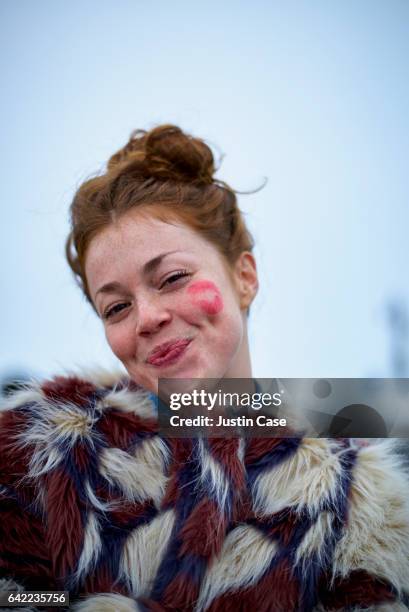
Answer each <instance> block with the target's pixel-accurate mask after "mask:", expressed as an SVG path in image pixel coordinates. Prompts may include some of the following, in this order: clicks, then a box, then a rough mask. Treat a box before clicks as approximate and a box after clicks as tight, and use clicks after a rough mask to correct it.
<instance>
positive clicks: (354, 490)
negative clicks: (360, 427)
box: [333, 440, 409, 591]
mask: <svg viewBox="0 0 409 612" xmlns="http://www.w3.org/2000/svg"><path fill="white" fill-rule="evenodd" d="M394 449H395V445H394V441H393V440H385V441H382V442H378V443H376V444H373V445H370V446H367V447H364V448H361V449H360V451H359V454H358V459H357V464H356V467H355V470H354V473H353V483H352V487H351V493H350V508H349V517H348V526H347V528H346V530H345V533H344V535H343V537H342V539H341V540H340V542H339V543H338V545H337V547H336V549H335V558H334V565H333V579H334V578H335V576H336V575H340V576H347V575H348V574H349V572H351V571H352V570H355V569H366V570H367V571H368V572H369V573H372V574H373V575H374V576H377V577H379V578H384V579H386V580H388V581H389V582H390V583H392V584H393V585H394V586H395V587H396V589H397V590H398V591H400V590H401V589H406V590H409V477H408V476H407V475H406V474H405V471H404V470H403V469H402V465H401V460H400V458H399V457H398V456H397V455H396V454H395V452H394Z"/></svg>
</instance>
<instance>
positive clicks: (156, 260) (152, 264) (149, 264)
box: [94, 250, 179, 299]
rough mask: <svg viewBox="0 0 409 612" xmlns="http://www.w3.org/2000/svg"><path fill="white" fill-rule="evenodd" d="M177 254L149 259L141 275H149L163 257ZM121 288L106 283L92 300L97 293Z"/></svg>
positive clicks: (161, 255) (110, 291) (113, 283)
mask: <svg viewBox="0 0 409 612" xmlns="http://www.w3.org/2000/svg"><path fill="white" fill-rule="evenodd" d="M178 252H179V251H177V250H176V251H167V252H166V253H161V254H160V255H157V256H156V257H154V258H153V259H150V260H149V261H147V262H146V264H145V265H144V266H143V268H142V273H143V275H144V276H147V275H148V274H151V273H152V272H153V271H154V270H155V269H156V268H157V267H158V266H159V264H160V263H161V262H162V260H163V259H164V258H165V257H167V256H168V255H172V254H173V253H178ZM121 288H122V285H121V283H118V282H117V281H113V282H111V283H106V284H105V285H102V287H100V288H99V289H98V291H97V292H96V294H95V298H94V299H96V297H97V295H98V294H99V293H113V292H114V291H119V290H120V289H121Z"/></svg>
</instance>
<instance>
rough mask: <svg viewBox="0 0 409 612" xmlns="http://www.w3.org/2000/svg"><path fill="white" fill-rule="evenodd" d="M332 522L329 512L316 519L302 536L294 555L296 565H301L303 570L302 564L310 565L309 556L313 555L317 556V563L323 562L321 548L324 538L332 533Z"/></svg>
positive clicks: (322, 513) (332, 518)
mask: <svg viewBox="0 0 409 612" xmlns="http://www.w3.org/2000/svg"><path fill="white" fill-rule="evenodd" d="M333 520H334V517H333V516H332V514H331V513H330V512H321V513H320V514H319V516H318V519H317V520H316V521H315V522H314V524H313V525H312V526H311V527H310V528H309V530H308V531H307V533H306V534H305V535H304V537H303V539H302V541H301V544H300V545H299V547H298V548H297V551H296V555H295V561H296V563H297V564H298V563H301V566H302V567H303V569H304V564H306V565H308V564H309V563H311V556H312V555H314V554H315V555H317V558H318V561H319V562H321V561H322V560H323V559H322V553H323V550H324V549H323V546H324V543H325V538H326V537H328V534H329V533H331V531H332V523H333Z"/></svg>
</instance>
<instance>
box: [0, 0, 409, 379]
mask: <svg viewBox="0 0 409 612" xmlns="http://www.w3.org/2000/svg"><path fill="white" fill-rule="evenodd" d="M0 22H1V26H0V27H1V41H2V42H1V47H2V53H1V58H0V60H1V64H2V66H1V68H2V81H3V82H2V85H3V87H2V97H1V100H0V106H1V112H2V118H3V121H2V133H3V139H4V144H3V156H2V157H3V159H2V164H1V170H2V179H1V184H0V193H1V201H2V240H1V261H2V262H3V275H2V300H1V303H0V304H1V305H0V311H1V312H0V314H1V337H2V347H3V350H2V351H1V355H0V374H2V373H5V372H7V371H11V370H19V369H23V370H28V371H30V372H32V373H34V374H39V375H49V374H52V373H56V372H61V371H63V370H66V369H70V368H76V367H84V366H87V367H91V366H93V367H95V366H98V365H100V366H103V367H112V366H113V365H115V364H116V361H115V359H114V357H113V356H111V355H110V352H109V349H108V348H107V346H106V342H105V339H104V336H103V331H102V327H101V324H100V322H99V321H98V320H97V319H96V317H95V315H94V313H93V312H92V311H91V309H90V307H89V306H88V305H87V304H86V302H85V300H84V299H83V298H82V296H81V294H80V292H79V290H78V289H77V288H76V287H75V285H74V281H73V279H72V278H71V275H70V272H69V270H68V267H67V265H66V263H65V260H64V240H65V236H66V234H67V232H68V215H67V210H68V206H69V204H70V201H71V198H72V195H73V193H74V191H75V189H76V187H77V186H78V185H79V184H80V182H81V181H82V180H83V179H85V178H86V177H88V176H89V175H91V174H93V173H94V172H96V171H98V170H99V169H101V168H102V167H103V164H104V163H105V161H106V160H107V158H108V157H109V156H110V155H111V153H112V152H113V151H115V150H116V149H117V148H119V147H120V146H122V145H123V144H124V143H125V142H126V140H127V139H128V136H129V133H130V132H131V131H132V130H133V129H135V128H149V127H152V126H154V125H157V124H159V123H163V122H172V123H176V124H178V125H180V126H181V127H182V128H183V129H185V130H187V131H190V132H191V133H193V134H194V135H197V136H200V137H203V138H205V139H207V140H208V141H209V142H210V143H212V144H213V145H214V146H215V151H216V153H217V152H221V153H223V154H224V155H225V157H224V159H223V162H222V165H221V169H220V171H219V177H220V178H222V179H224V180H226V181H227V182H229V183H231V185H232V186H233V187H235V188H236V189H238V190H240V191H246V190H252V189H255V188H256V187H258V186H259V185H260V184H261V183H262V182H263V180H264V177H266V178H267V179H268V182H267V184H266V186H265V187H264V189H262V190H261V191H259V192H258V193H255V194H253V195H241V196H239V202H240V206H241V208H242V210H243V211H244V212H245V214H246V219H247V221H248V223H249V226H250V228H251V230H252V231H253V234H254V236H255V239H256V243H257V249H256V256H257V259H258V265H259V270H260V279H261V289H260V293H259V296H258V297H257V300H256V302H255V304H254V306H253V308H252V313H251V318H250V337H251V345H252V358H253V369H254V374H255V375H257V376H264V377H297V376H299V377H308V376H311V377H323V376H327V377H331V376H332V377H335V376H340V377H355V376H356V377H358V376H388V375H391V374H392V370H391V358H390V335H389V333H388V322H387V316H386V310H385V309H386V305H387V304H388V302H390V301H391V300H399V301H400V302H401V303H402V304H403V305H404V306H405V305H406V306H407V305H408V303H409V289H408V282H407V270H406V268H407V262H408V261H409V241H408V238H407V234H408V227H409V212H408V195H409V178H408V173H407V161H408V159H409V150H408V149H409V138H408V135H409V133H408V132H409V115H408V112H407V109H408V108H409V79H408V63H407V62H408V57H409V4H408V3H407V2H406V1H403V0H402V1H400V0H390V1H388V2H385V1H382V2H381V1H380V0H362V1H360V2H355V1H352V0H347V1H344V2H341V1H338V2H331V3H329V2H325V1H323V0H316V1H315V2H311V1H309V2H305V1H302V0H300V1H298V2H291V1H290V2H271V1H269V2H267V1H261V0H255V1H253V2H252V3H250V2H242V1H236V2H229V1H227V2H224V3H219V2H213V1H209V2H206V3H192V2H184V1H180V2H178V1H175V2H172V3H169V2H165V1H164V0H163V1H152V2H149V3H146V2H139V1H136V0H134V1H130V0H118V1H115V2H114V1H113V0H111V1H107V0H97V1H96V0H95V1H94V0H88V2H80V1H79V0H74V1H72V2H69V3H68V2H55V1H54V0H53V1H49V0H39V1H38V2H35V3H34V2H30V1H28V0H19V2H13V1H11V0H4V1H3V2H2V4H1V7H0Z"/></svg>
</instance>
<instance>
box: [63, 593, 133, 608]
mask: <svg viewBox="0 0 409 612" xmlns="http://www.w3.org/2000/svg"><path fill="white" fill-rule="evenodd" d="M70 610H72V611H73V612H140V610H141V607H140V606H139V605H138V604H137V602H136V601H134V600H133V599H131V598H130V597H124V596H123V595H119V594H117V593H98V594H97V595H91V596H89V597H87V598H86V599H83V600H81V601H78V602H77V603H75V604H74V605H72V606H70Z"/></svg>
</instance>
